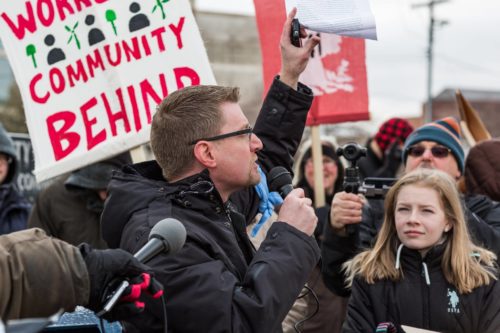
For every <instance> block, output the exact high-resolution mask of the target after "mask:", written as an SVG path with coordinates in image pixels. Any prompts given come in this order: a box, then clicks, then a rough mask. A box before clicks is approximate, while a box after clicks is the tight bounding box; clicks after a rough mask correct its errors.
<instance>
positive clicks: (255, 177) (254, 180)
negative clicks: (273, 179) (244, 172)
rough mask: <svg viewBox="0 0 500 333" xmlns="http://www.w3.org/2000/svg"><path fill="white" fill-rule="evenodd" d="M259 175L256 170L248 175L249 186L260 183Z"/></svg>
mask: <svg viewBox="0 0 500 333" xmlns="http://www.w3.org/2000/svg"><path fill="white" fill-rule="evenodd" d="M260 180H261V177H260V173H258V172H257V174H251V175H250V180H249V183H250V184H249V186H255V185H257V184H258V183H260Z"/></svg>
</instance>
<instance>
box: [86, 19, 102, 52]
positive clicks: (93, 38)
mask: <svg viewBox="0 0 500 333" xmlns="http://www.w3.org/2000/svg"><path fill="white" fill-rule="evenodd" d="M94 22H95V16H94V15H87V16H86V17H85V24H86V25H88V26H91V25H93V24H94ZM105 39H106V37H104V34H103V33H102V31H101V29H98V28H92V29H90V31H89V35H88V40H89V46H92V45H95V44H97V43H100V42H102V41H103V40H105Z"/></svg>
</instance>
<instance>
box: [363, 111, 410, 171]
mask: <svg viewBox="0 0 500 333" xmlns="http://www.w3.org/2000/svg"><path fill="white" fill-rule="evenodd" d="M412 131H413V126H412V125H411V124H410V123H409V122H408V121H407V120H405V119H402V118H396V117H395V118H390V119H388V120H386V121H385V122H384V123H383V124H382V125H380V128H379V130H378V132H377V133H376V134H375V136H374V137H373V138H371V139H368V142H367V143H366V148H367V151H366V157H364V158H361V159H360V160H359V162H358V167H359V171H360V174H361V177H362V178H366V177H387V178H392V177H396V174H397V172H398V170H399V167H400V166H401V153H402V146H403V142H404V141H405V140H406V138H407V137H408V136H409V135H410V133H411V132H412Z"/></svg>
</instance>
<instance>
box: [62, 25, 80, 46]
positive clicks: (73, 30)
mask: <svg viewBox="0 0 500 333" xmlns="http://www.w3.org/2000/svg"><path fill="white" fill-rule="evenodd" d="M76 27H78V22H76V23H75V25H74V26H73V28H70V27H68V26H67V25H65V26H64V28H65V29H66V31H67V32H69V33H70V34H71V36H70V37H69V39H68V44H69V43H70V42H71V41H72V40H73V39H74V40H75V43H76V47H77V48H78V49H80V40H79V39H78V36H77V35H76V32H75V29H76Z"/></svg>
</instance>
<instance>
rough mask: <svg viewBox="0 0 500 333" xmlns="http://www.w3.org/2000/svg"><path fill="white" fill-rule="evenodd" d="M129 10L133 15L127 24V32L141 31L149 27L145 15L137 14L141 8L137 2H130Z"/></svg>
mask: <svg viewBox="0 0 500 333" xmlns="http://www.w3.org/2000/svg"><path fill="white" fill-rule="evenodd" d="M129 9H130V11H131V12H132V13H134V14H135V15H134V16H132V18H131V19H130V21H129V23H128V30H129V31H130V32H134V31H137V30H141V29H144V28H146V27H148V26H149V24H150V23H149V19H148V17H147V16H146V15H144V14H141V13H139V11H140V10H141V6H140V5H139V4H138V3H137V2H132V3H131V4H130V7H129Z"/></svg>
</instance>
